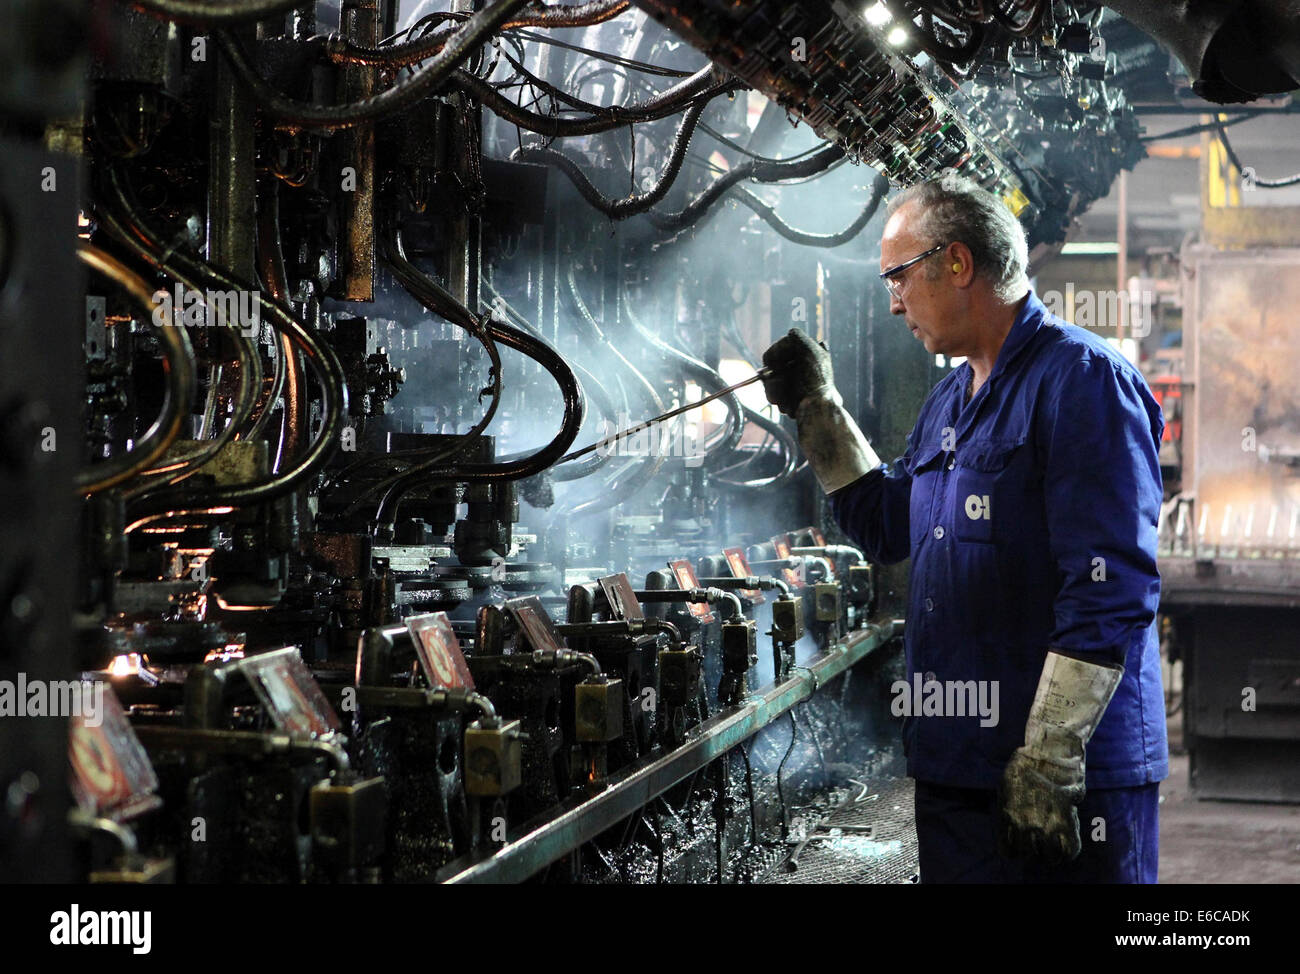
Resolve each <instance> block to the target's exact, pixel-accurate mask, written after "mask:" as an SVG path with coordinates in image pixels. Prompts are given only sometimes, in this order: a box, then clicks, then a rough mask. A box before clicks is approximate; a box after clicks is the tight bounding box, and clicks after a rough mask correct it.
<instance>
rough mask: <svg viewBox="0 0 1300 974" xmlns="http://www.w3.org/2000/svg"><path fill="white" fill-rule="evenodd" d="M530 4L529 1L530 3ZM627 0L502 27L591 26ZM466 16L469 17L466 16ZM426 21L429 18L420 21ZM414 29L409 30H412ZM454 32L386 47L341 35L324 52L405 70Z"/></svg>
mask: <svg viewBox="0 0 1300 974" xmlns="http://www.w3.org/2000/svg"><path fill="white" fill-rule="evenodd" d="M530 2H531V0H530ZM630 6H631V3H630V0H591V2H589V3H579V4H574V5H572V6H564V5H555V6H544V5H541V4H538V5H537V9H536V10H535V11H525V12H524V13H522V14H520V15H519V16H517V17H513V18H511V19H510V20H508V21H506V22H505V23H504V24H502V25H501V30H502V31H506V30H510V29H513V28H517V27H594V26H595V25H596V24H603V23H605V22H606V21H608V20H613V19H614V18H615V17H618V16H620V15H621V14H623V13H625V12H626V11H627V9H628V7H630ZM465 16H468V14H466V15H465ZM444 17H445V19H448V20H453V19H461V18H460V17H459V16H458V15H457V14H456V13H454V12H449V13H446V14H444ZM422 20H428V18H422ZM416 26H419V25H415V26H413V27H412V28H411V29H412V30H414V29H415V27H416ZM454 33H455V31H454V30H448V31H442V32H440V33H437V34H430V35H428V36H426V37H421V38H419V39H418V40H414V41H408V42H406V43H404V44H395V45H391V46H388V47H382V46H381V47H367V46H365V45H362V44H355V43H353V42H352V41H349V40H348V39H347V38H345V37H342V36H336V37H332V38H330V40H329V42H328V43H327V45H326V50H327V51H328V52H329V54H330V55H331V56H332V57H334V59H335V60H338V61H344V62H348V63H351V64H380V65H386V66H388V67H407V66H408V65H411V64H417V63H419V62H420V61H423V60H425V59H427V58H430V57H432V56H433V55H435V54H437V53H438V52H439V51H440V50H442V47H443V45H444V44H445V43H446V42H447V38H449V37H451V36H452V35H453V34H454Z"/></svg>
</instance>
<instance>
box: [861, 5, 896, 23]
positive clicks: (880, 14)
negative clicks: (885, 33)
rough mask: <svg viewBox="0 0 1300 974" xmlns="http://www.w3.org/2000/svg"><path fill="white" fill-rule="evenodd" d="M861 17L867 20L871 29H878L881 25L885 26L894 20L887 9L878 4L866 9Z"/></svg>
mask: <svg viewBox="0 0 1300 974" xmlns="http://www.w3.org/2000/svg"><path fill="white" fill-rule="evenodd" d="M863 16H864V17H866V18H867V23H869V24H870V25H871V26H872V27H879V26H880V25H881V24H887V23H889V22H890V21H891V20H893V19H894V15H893V14H891V13H890V12H889V8H888V7H886V6H885V5H884V4H883V3H879V2H877V3H873V4H872V5H871V6H870V7H868V8H867V9H866V11H865V12H864V13H863Z"/></svg>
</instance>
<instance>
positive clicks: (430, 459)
mask: <svg viewBox="0 0 1300 974" xmlns="http://www.w3.org/2000/svg"><path fill="white" fill-rule="evenodd" d="M383 250H384V258H385V259H386V260H387V261H388V263H389V266H390V267H391V268H392V270H393V274H394V276H395V277H397V279H398V281H399V282H400V283H401V284H402V285H403V286H404V287H406V288H407V289H408V290H409V291H411V293H413V294H414V293H415V291H416V290H417V289H420V288H423V289H424V290H425V291H427V292H429V294H430V296H431V297H432V298H433V299H435V300H436V303H437V308H434V309H431V310H433V311H434V312H435V313H436V314H438V315H439V316H441V317H443V318H445V319H446V320H447V321H449V322H451V323H452V324H454V325H456V326H457V327H459V328H462V329H464V330H465V331H467V332H469V333H470V335H472V336H473V337H474V338H475V339H477V340H478V342H479V344H481V345H482V346H483V350H484V351H485V352H487V356H488V361H489V362H490V363H491V368H490V370H489V377H490V379H491V384H490V385H489V386H488V387H487V388H485V389H483V390H481V391H480V394H479V395H480V398H481V397H482V396H484V395H490V396H491V397H492V403H491V405H489V406H488V408H487V410H486V411H485V412H484V414H483V416H482V417H481V418H480V419H479V420H478V422H477V423H475V424H474V426H472V427H471V428H470V429H469V430H467V431H466V432H465V433H464V434H462V435H461V436H460V437H459V438H458V439H457V441H456V442H455V443H454V444H453V445H452V446H450V447H419V448H413V449H409V450H393V451H390V452H389V453H386V454H384V456H383V460H385V461H387V460H397V461H399V462H403V463H416V464H417V465H416V466H414V467H408V468H407V469H406V470H402V471H399V472H398V473H395V474H393V475H392V476H390V477H388V478H387V479H385V480H381V481H378V482H377V483H374V484H370V485H368V486H367V487H366V488H365V489H364V490H362V492H361V493H360V494H358V495H357V497H356V498H355V499H354V500H353V501H352V503H351V504H349V505H348V507H347V509H346V511H345V512H344V513H345V514H350V513H351V512H352V511H354V510H356V509H357V507H359V506H360V505H361V503H362V502H363V501H364V500H365V499H366V498H367V497H369V496H370V495H372V494H375V493H377V492H379V491H381V490H387V489H388V488H390V487H392V486H393V485H394V484H396V483H397V482H398V481H400V480H402V479H403V478H405V477H407V476H408V475H410V474H413V473H419V472H421V471H427V470H433V469H435V468H436V467H437V465H438V464H439V463H442V462H444V461H445V460H447V459H449V458H450V457H453V456H455V455H456V454H457V453H460V452H462V451H463V450H465V449H468V448H469V447H470V446H471V445H472V444H473V442H474V440H475V439H476V438H477V437H478V436H479V435H480V434H481V433H482V432H483V431H484V430H485V429H487V427H488V425H489V424H490V423H491V422H492V419H493V418H494V417H495V416H496V412H497V407H499V406H500V405H501V382H502V369H501V353H500V352H499V351H498V350H497V347H496V343H495V342H494V341H493V340H492V335H491V333H490V332H489V330H488V329H487V328H485V327H484V325H483V323H482V322H481V321H480V320H479V318H478V317H477V316H475V315H474V314H473V313H472V312H471V311H470V310H469V309H468V308H466V307H465V306H464V305H462V304H461V303H460V302H458V301H457V300H456V299H455V298H454V297H452V295H451V294H450V293H449V292H447V291H446V290H445V289H444V288H443V287H442V286H441V285H439V284H438V282H437V281H434V280H433V279H432V278H429V277H426V276H425V275H423V274H421V273H420V271H419V269H418V268H417V267H416V266H415V265H414V264H412V263H411V262H410V260H409V259H408V258H407V256H406V249H405V247H404V246H403V243H402V231H401V230H397V231H395V232H394V234H393V239H392V240H391V241H387V240H385V241H384V242H383ZM421 303H424V302H421ZM425 306H426V307H428V305H427V304H426V305H425ZM372 462H373V461H372V460H370V459H364V458H363V459H360V460H356V461H354V462H352V463H350V464H348V465H347V466H345V467H344V468H343V469H342V470H339V471H338V472H337V473H335V474H334V475H333V477H331V478H330V484H331V485H336V484H339V483H341V482H343V481H344V480H345V479H346V478H347V477H348V476H350V475H351V474H353V473H355V472H356V471H357V470H360V469H361V468H363V467H365V466H368V465H369V464H371V463H372Z"/></svg>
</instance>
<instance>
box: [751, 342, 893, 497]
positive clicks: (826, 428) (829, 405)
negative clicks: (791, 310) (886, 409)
mask: <svg viewBox="0 0 1300 974" xmlns="http://www.w3.org/2000/svg"><path fill="white" fill-rule="evenodd" d="M763 364H764V365H765V366H767V367H768V368H769V369H771V370H772V375H771V376H770V377H768V378H766V379H764V380H763V391H764V392H765V393H766V394H767V401H768V402H770V403H772V405H774V406H776V408H777V409H779V410H780V411H781V412H783V413H785V415H787V416H793V417H794V419H795V424H796V426H797V427H798V430H799V446H800V447H802V448H803V452H804V456H805V457H807V458H808V465H809V466H810V467H812V469H813V473H814V474H816V475H817V481H818V483H820V484H821V486H822V490H824V491H825V492H826V493H828V494H829V493H831V492H832V491H835V490H839V489H840V488H841V487H847V486H848V485H849V484H851V483H853V481H855V480H857V479H858V478H859V477H861V476H862V475H863V474H865V473H869V472H870V471H872V470H875V469H876V468H877V467H878V466H880V458H879V457H878V456H876V454H875V451H874V450H872V449H871V444H869V443H868V442H867V438H866V437H865V436H863V435H862V430H860V429H858V424H857V423H855V422H854V421H853V417H852V416H850V415H849V411H848V410H847V409H845V408H844V400H843V399H841V398H840V394H839V392H838V391H837V390H836V388H835V377H834V373H833V372H832V370H831V355H830V352H828V351H827V350H826V348H825V346H823V345H819V344H818V343H817V342H814V341H813V340H812V339H811V338H809V337H808V335H807V334H806V333H805V332H802V331H799V330H798V329H797V328H791V329H790V332H789V334H787V335H786V336H785V337H784V338H782V339H781V340H779V341H778V342H776V344H774V345H773V346H772V347H771V348H769V349H768V350H767V351H766V352H764V353H763Z"/></svg>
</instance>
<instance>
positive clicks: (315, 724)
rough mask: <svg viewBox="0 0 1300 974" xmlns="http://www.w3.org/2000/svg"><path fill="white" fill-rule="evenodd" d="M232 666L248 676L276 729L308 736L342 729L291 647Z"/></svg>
mask: <svg viewBox="0 0 1300 974" xmlns="http://www.w3.org/2000/svg"><path fill="white" fill-rule="evenodd" d="M235 665H236V666H237V667H238V668H239V669H240V671H242V672H243V673H244V675H245V676H247V677H248V682H249V683H251V684H252V685H253V690H254V692H256V693H257V697H258V699H259V700H261V702H262V705H263V706H264V707H266V709H267V712H268V713H269V714H270V715H271V720H272V721H273V722H274V723H275V727H276V729H277V730H279V731H281V732H283V733H285V734H289V735H301V736H307V737H311V736H318V735H323V734H329V733H331V732H332V731H337V730H339V729H340V728H341V727H342V725H341V724H340V723H339V718H338V714H336V713H334V708H333V707H331V706H330V702H329V701H328V700H326V699H325V694H323V693H322V692H321V689H320V686H319V685H318V684H317V683H316V679H315V677H313V676H312V675H311V671H310V670H308V669H307V665H306V664H305V663H303V661H302V657H300V656H299V655H298V650H296V649H294V648H293V647H289V648H287V649H277V650H276V651H275V652H273V653H262V654H261V655H259V656H250V657H249V658H248V659H245V660H242V661H241V662H239V663H237V664H235Z"/></svg>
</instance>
